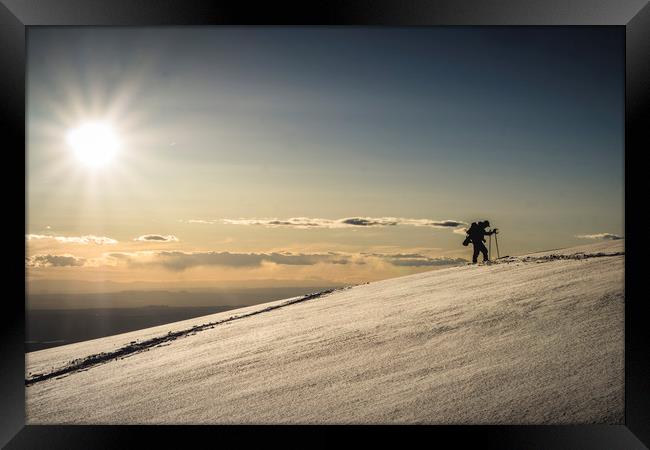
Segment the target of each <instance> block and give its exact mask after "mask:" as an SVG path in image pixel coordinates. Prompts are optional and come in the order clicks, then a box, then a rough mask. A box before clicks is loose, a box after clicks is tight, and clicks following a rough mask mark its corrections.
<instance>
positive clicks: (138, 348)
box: [25, 286, 352, 386]
mask: <svg viewBox="0 0 650 450" xmlns="http://www.w3.org/2000/svg"><path fill="white" fill-rule="evenodd" d="M351 287H352V286H345V287H342V288H333V289H325V290H323V291H318V292H313V293H311V294H306V295H303V296H301V297H295V298H292V299H289V300H287V301H286V302H283V303H280V304H279V305H273V306H268V307H266V308H263V309H259V310H257V311H251V312H249V313H245V314H241V315H236V316H230V317H228V318H227V319H222V320H217V321H216V322H208V323H205V324H202V325H194V326H193V327H192V328H187V329H184V330H179V331H173V332H172V331H170V332H168V333H167V334H165V335H162V336H157V337H154V338H151V339H147V340H145V341H142V342H137V341H132V342H130V343H129V344H127V345H124V346H123V347H120V348H117V349H116V350H113V351H111V352H101V353H97V354H94V355H89V356H86V357H84V358H77V359H73V360H72V361H70V362H69V363H68V364H67V365H65V366H63V367H60V368H58V369H54V370H52V371H50V372H46V373H40V374H35V375H33V376H32V377H30V378H26V379H25V386H30V385H32V384H34V383H38V382H40V381H45V380H49V379H50V378H55V377H59V376H62V375H67V374H70V373H73V372H79V371H82V370H86V369H88V368H90V367H92V366H96V365H99V364H104V363H107V362H110V361H111V360H114V359H117V358H123V357H126V356H129V355H132V354H134V353H140V352H143V351H148V350H149V349H150V348H153V347H156V346H158V345H160V344H163V343H165V342H169V341H174V340H176V339H179V338H182V337H186V336H192V335H194V334H196V333H198V332H199V331H203V330H207V329H212V328H214V327H215V326H216V325H221V324H223V323H226V322H232V321H234V320H238V319H243V318H245V317H250V316H255V315H257V314H262V313H265V312H268V311H272V310H274V309H279V308H283V307H285V306H289V305H293V304H295V303H301V302H305V301H308V300H313V299H315V298H319V297H323V296H325V295H328V294H331V293H333V292H335V291H340V290H344V289H350V288H351Z"/></svg>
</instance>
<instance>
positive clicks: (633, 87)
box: [0, 0, 650, 449]
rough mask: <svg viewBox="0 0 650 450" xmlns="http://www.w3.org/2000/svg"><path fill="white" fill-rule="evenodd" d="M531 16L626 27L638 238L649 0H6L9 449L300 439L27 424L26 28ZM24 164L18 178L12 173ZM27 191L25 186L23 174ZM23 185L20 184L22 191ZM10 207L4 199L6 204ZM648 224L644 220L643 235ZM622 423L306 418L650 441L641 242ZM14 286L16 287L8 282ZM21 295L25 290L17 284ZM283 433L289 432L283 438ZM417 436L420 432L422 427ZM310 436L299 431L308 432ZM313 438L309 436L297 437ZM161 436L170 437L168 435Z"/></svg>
mask: <svg viewBox="0 0 650 450" xmlns="http://www.w3.org/2000/svg"><path fill="white" fill-rule="evenodd" d="M207 24H211V25H226V24H230V25H232V24H238V25H258V24H265V25H372V26H430V25H437V26H439V25H480V26H484V25H501V26H511V25H535V26H557V25H576V26H603V25H608V26H619V27H624V29H625V36H626V52H625V58H626V60H625V64H626V89H625V97H626V99H625V105H626V106H625V205H626V208H625V237H626V242H632V243H636V242H637V241H639V240H640V239H641V236H642V234H641V233H642V228H641V227H643V226H644V224H645V223H647V222H645V221H644V219H643V218H642V217H641V215H642V213H643V208H642V207H641V206H640V205H642V204H643V201H644V200H645V194H644V189H643V185H642V184H641V183H642V180H643V178H642V177H643V175H642V174H641V170H643V167H644V164H643V153H642V152H643V150H645V149H647V148H649V147H648V144H649V142H648V131H647V130H648V128H650V127H648V125H649V124H650V120H649V119H650V117H649V115H648V108H647V105H648V98H649V93H650V61H649V58H648V56H649V55H650V5H648V2H647V1H645V0H609V1H606V0H546V1H531V0H456V1H454V0H401V1H398V0H391V1H389V0H329V1H323V2H318V3H316V2H308V1H303V2H295V3H294V2H259V3H257V2H256V3H254V4H252V3H250V2H246V1H242V0H240V1H236V0H224V1H213V2H209V1H200V0H178V1H172V0H114V1H102V0H0V55H1V56H0V61H1V62H0V68H1V69H0V112H1V114H0V123H1V124H2V125H1V126H0V129H1V130H2V131H3V140H2V141H3V145H2V149H3V150H4V152H3V155H4V161H5V172H4V176H3V177H0V178H1V179H2V183H3V188H4V190H3V191H2V192H4V196H3V197H4V199H5V202H4V204H5V209H6V211H7V212H6V218H5V223H6V225H8V229H9V232H8V233H6V235H5V236H9V237H10V239H6V241H8V242H5V250H6V251H7V254H6V256H5V257H4V258H2V259H1V260H2V269H3V270H2V272H1V273H2V274H3V275H4V277H3V278H4V280H5V282H6V285H5V289H6V290H8V291H9V293H8V294H7V295H6V297H5V298H4V302H3V311H2V314H0V317H2V319H1V320H2V325H1V326H0V351H1V355H2V358H1V360H0V361H1V362H0V365H1V366H2V370H1V371H0V405H2V406H1V407H0V410H1V412H0V444H1V445H3V446H5V445H6V448H68V449H70V448H132V447H134V446H135V440H141V439H143V440H144V442H146V443H147V446H154V445H157V444H156V443H162V444H171V443H174V442H182V443H183V446H187V445H190V443H191V442H192V441H195V440H197V439H199V440H203V439H210V440H212V442H214V444H215V445H218V444H224V443H225V442H224V440H223V439H224V438H230V439H233V438H234V439H237V440H238V441H239V442H242V441H248V440H251V439H252V438H253V437H255V435H257V434H258V433H262V434H263V435H264V436H265V437H267V438H269V439H274V438H278V439H279V438H282V439H287V438H289V436H291V439H292V440H293V439H296V436H295V434H294V433H295V431H296V430H295V428H294V427H290V428H291V429H290V430H288V429H287V428H286V427H254V431H255V433H252V431H253V430H251V427H228V428H225V427H218V426H214V427H213V426H202V427H195V426H164V427H163V426H156V427H152V426H148V427H139V426H83V427H82V426H60V427H59V426H25V398H24V394H25V385H24V375H25V372H24V369H25V366H24V364H25V355H24V336H25V331H24V324H25V320H24V315H25V305H24V303H23V301H24V288H25V285H24V281H23V280H24V279H25V278H24V276H25V264H24V259H23V258H24V257H25V246H24V241H23V239H24V234H25V220H22V221H21V220H20V219H19V217H22V218H23V219H24V218H25V211H26V208H25V206H26V204H25V202H26V191H24V190H21V188H20V186H21V184H20V183H21V182H20V177H21V175H23V174H24V175H25V177H27V175H28V174H27V173H26V172H25V144H26V142H25V73H26V68H25V61H26V59H25V42H26V30H27V28H28V27H33V26H41V25H75V26H77V25H101V26H108V25H126V26H136V25H138V26H139V25H207ZM14 174H16V176H15V177H14V176H13V175H14ZM22 186H23V189H24V188H25V184H24V183H23V184H22ZM19 194H22V196H21V195H19ZM7 208H8V209H7ZM647 232H648V231H647V230H646V233H647ZM626 247H627V248H626V256H625V265H626V270H625V283H626V301H625V423H624V424H623V425H576V426H517V425H514V424H513V425H508V426H460V425H459V426H427V427H423V426H419V427H365V426H362V427H351V428H350V427H325V428H321V427H319V428H314V427H301V428H300V431H301V433H300V434H301V435H303V436H304V434H305V432H307V433H310V434H314V435H315V436H318V442H317V443H319V444H321V445H322V444H325V445H326V444H328V443H330V444H331V443H334V442H338V440H337V439H336V438H333V437H330V434H329V431H334V430H335V431H337V432H339V433H343V434H347V433H349V432H352V431H369V432H368V433H367V434H368V435H372V438H373V439H377V440H385V439H386V438H397V439H400V440H401V439H402V438H404V437H417V438H420V439H424V442H426V443H427V444H426V445H431V444H432V443H433V444H434V445H435V444H438V445H439V444H440V443H442V442H447V443H453V445H454V447H464V446H480V447H487V448H500V449H503V448H534V449H537V448H539V449H551V448H567V449H568V448H571V449H574V448H581V449H587V448H588V449H636V448H646V447H645V446H650V401H649V398H650V364H649V359H650V358H648V351H647V348H648V343H649V342H650V339H649V338H648V336H649V333H648V326H647V324H646V316H645V314H644V308H643V304H644V301H645V298H644V296H642V291H641V286H642V283H643V280H644V273H645V267H644V266H643V262H642V260H641V257H642V255H641V251H642V247H643V246H636V245H634V246H626ZM8 286H10V287H11V289H8ZM21 292H22V293H23V296H22V297H21V295H20V293H21ZM280 435H282V436H280ZM414 435H415V436H414ZM301 437H302V436H301ZM301 442H302V443H303V444H308V443H311V442H313V441H301ZM163 446H165V445H163Z"/></svg>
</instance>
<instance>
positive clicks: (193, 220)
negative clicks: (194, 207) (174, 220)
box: [181, 219, 219, 225]
mask: <svg viewBox="0 0 650 450" xmlns="http://www.w3.org/2000/svg"><path fill="white" fill-rule="evenodd" d="M181 222H185V223H202V224H206V225H213V224H215V223H219V221H218V220H204V219H190V220H185V221H183V220H181Z"/></svg>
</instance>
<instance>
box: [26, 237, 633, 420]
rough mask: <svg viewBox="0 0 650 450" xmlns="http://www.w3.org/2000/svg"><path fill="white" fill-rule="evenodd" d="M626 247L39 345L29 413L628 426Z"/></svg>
mask: <svg viewBox="0 0 650 450" xmlns="http://www.w3.org/2000/svg"><path fill="white" fill-rule="evenodd" d="M623 252H624V248H623V241H621V240H619V241H612V242H604V243H599V244H593V245H588V246H582V247H574V248H571V249H564V250H556V251H550V252H544V253H536V254H531V255H528V256H526V257H517V258H506V259H504V260H501V261H500V262H499V263H493V264H489V265H478V266H473V265H467V266H461V267H452V268H447V269H442V270H436V271H432V272H425V273H420V274H417V275H411V276H406V277H401V278H394V279H390V280H384V281H379V282H374V283H370V284H365V285H359V286H354V287H351V288H347V289H342V290H337V291H334V292H331V293H324V294H321V295H314V296H312V297H308V298H295V299H290V300H288V301H287V300H283V301H277V302H272V303H267V304H264V305H256V306H252V307H248V308H242V309H239V310H236V311H227V312H224V313H218V314H214V315H210V316H204V317H200V318H196V319H191V320H186V321H183V322H177V323H173V324H168V325H164V326H159V327H154V328H149V329H145V330H139V331H135V332H131V333H125V334H121V335H117V336H111V337H107V338H102V339H96V340H92V341H86V342H81V343H77V344H71V345H66V346H62V347H56V348H52V349H47V350H41V351H37V352H33V353H28V354H27V356H26V366H27V368H26V371H27V373H26V379H27V380H29V382H28V383H27V387H26V413H27V423H28V424H71V423H75V424H109V423H110V424H154V423H170V424H172V423H173V424H180V423H183V424H203V423H431V424H442V423H463V424H497V423H509V424H524V423H545V424H558V423H622V422H623V411H624V403H623V399H624V384H623V383H624V365H623V364H624V353H623V345H624V328H623V327H624V279H623V277H624V254H623ZM287 303H288V304H287ZM193 327H194V328H193ZM39 377H40V378H39Z"/></svg>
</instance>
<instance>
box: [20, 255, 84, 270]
mask: <svg viewBox="0 0 650 450" xmlns="http://www.w3.org/2000/svg"><path fill="white" fill-rule="evenodd" d="M85 262H86V259H85V258H78V257H76V256H73V255H49V254H47V255H35V256H30V257H27V258H25V263H26V265H27V267H80V266H83V265H84V264H85Z"/></svg>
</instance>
